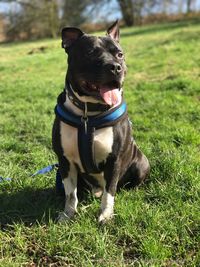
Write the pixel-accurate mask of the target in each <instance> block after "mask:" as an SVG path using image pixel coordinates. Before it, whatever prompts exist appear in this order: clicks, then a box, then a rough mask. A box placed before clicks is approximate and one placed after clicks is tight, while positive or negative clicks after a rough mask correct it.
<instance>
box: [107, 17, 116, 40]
mask: <svg viewBox="0 0 200 267" xmlns="http://www.w3.org/2000/svg"><path fill="white" fill-rule="evenodd" d="M107 35H108V36H110V37H111V38H112V39H114V40H115V41H117V42H119V21H118V20H116V21H115V22H114V23H113V24H112V25H111V26H110V27H109V28H108V29H107Z"/></svg>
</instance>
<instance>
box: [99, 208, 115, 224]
mask: <svg viewBox="0 0 200 267" xmlns="http://www.w3.org/2000/svg"><path fill="white" fill-rule="evenodd" d="M113 215H114V214H113V211H111V210H104V211H103V212H102V213H101V214H100V216H99V218H98V222H99V223H100V224H104V223H106V222H107V221H109V220H110V219H112V217H113Z"/></svg>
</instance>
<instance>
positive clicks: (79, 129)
mask: <svg viewBox="0 0 200 267" xmlns="http://www.w3.org/2000/svg"><path fill="white" fill-rule="evenodd" d="M119 38H120V33H119V25H118V21H116V22H115V23H113V24H112V25H111V26H110V27H109V28H108V30H107V34H106V36H104V37H96V36H93V35H89V34H86V33H84V32H82V31H81V30H80V29H78V28H74V27H65V28H63V29H62V48H64V50H65V52H66V53H67V55H68V70H67V73H66V79H65V89H64V91H63V92H62V93H61V94H60V95H59V97H58V101H57V102H58V104H57V106H56V109H55V110H56V117H55V121H54V125H53V131H52V145H53V150H54V152H55V153H56V155H57V157H58V161H59V171H60V175H61V178H62V181H63V184H64V190H65V197H66V199H65V209H64V212H61V213H60V214H59V217H58V221H59V222H64V221H68V220H70V219H72V218H73V217H74V215H75V213H76V211H77V204H78V198H77V187H78V186H79V180H81V179H84V180H85V181H86V182H87V184H88V185H89V186H90V188H91V189H92V191H93V193H94V194H95V195H96V196H97V197H101V209H100V215H99V217H98V222H99V223H105V222H106V221H108V220H109V219H111V218H112V217H113V214H114V213H113V208H114V197H115V194H116V191H117V190H118V188H120V187H122V186H126V185H128V186H130V187H132V186H135V185H138V184H140V183H141V182H143V181H144V179H145V178H146V177H147V176H148V174H149V171H150V165H149V161H148V159H147V157H146V156H145V155H144V154H143V153H142V152H141V151H140V149H139V148H138V147H137V145H136V143H135V140H134V139H133V137H132V127H131V124H130V120H129V118H128V114H127V110H126V104H125V102H124V100H123V89H122V85H123V82H124V77H125V74H126V65H125V59H124V53H123V51H122V48H121V46H120V44H119ZM113 117H114V118H113ZM78 189H79V188H78Z"/></svg>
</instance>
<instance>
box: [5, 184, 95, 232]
mask: <svg viewBox="0 0 200 267" xmlns="http://www.w3.org/2000/svg"><path fill="white" fill-rule="evenodd" d="M81 189H82V191H80V192H79V191H78V199H79V202H82V203H86V202H88V201H90V200H91V194H88V193H89V192H88V188H87V187H85V186H84V187H82V188H81ZM64 203H65V195H64V189H63V190H62V189H60V190H59V191H58V190H56V188H55V187H51V188H32V187H25V188H23V189H20V190H18V191H14V192H12V193H11V192H9V191H5V192H3V193H1V194H0V229H4V228H6V226H7V225H13V224H15V223H24V224H25V225H27V226H30V225H32V224H33V223H35V222H39V223H45V224H48V223H49V221H50V219H51V220H53V221H56V218H57V216H58V213H59V212H60V211H62V210H63V208H64Z"/></svg>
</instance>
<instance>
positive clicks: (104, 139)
mask: <svg viewBox="0 0 200 267" xmlns="http://www.w3.org/2000/svg"><path fill="white" fill-rule="evenodd" d="M60 133H61V145H62V149H63V152H64V156H65V157H66V158H67V159H68V161H69V162H71V163H76V164H78V166H79V168H80V170H81V171H82V172H84V170H83V166H82V163H81V160H80V155H79V150H78V130H77V129H76V128H74V127H72V126H70V125H68V124H65V123H64V122H62V121H61V122H60ZM112 146H113V128H112V127H106V128H102V129H99V130H96V131H95V134H94V157H95V160H96V163H97V164H98V163H100V162H102V161H105V160H106V158H107V157H108V155H109V153H111V152H112Z"/></svg>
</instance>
